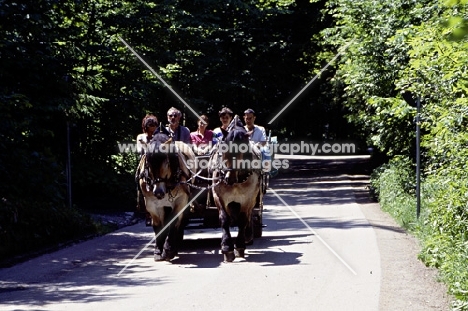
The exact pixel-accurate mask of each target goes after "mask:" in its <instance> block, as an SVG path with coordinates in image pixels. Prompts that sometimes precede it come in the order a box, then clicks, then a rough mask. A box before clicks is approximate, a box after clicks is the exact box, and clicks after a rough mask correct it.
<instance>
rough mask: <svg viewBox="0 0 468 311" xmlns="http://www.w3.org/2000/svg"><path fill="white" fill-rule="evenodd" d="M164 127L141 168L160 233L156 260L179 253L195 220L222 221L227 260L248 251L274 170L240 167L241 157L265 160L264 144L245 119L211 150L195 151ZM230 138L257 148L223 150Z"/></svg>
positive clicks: (150, 221)
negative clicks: (247, 127)
mask: <svg viewBox="0 0 468 311" xmlns="http://www.w3.org/2000/svg"><path fill="white" fill-rule="evenodd" d="M161 131H162V132H158V133H157V134H156V135H155V136H154V138H153V140H152V141H151V142H150V145H151V147H152V150H153V151H151V152H147V153H146V154H145V155H144V156H143V157H142V159H141V161H140V164H139V167H138V169H137V180H138V183H139V191H141V194H142V196H143V197H144V204H145V209H146V211H147V212H148V213H149V214H150V217H149V218H147V221H146V224H147V225H149V226H152V227H153V229H154V232H155V234H156V245H155V261H161V260H171V259H172V258H174V257H175V255H176V254H177V250H178V246H179V245H180V243H181V242H182V239H183V232H184V229H185V228H187V227H194V226H197V227H205V228H219V227H220V228H221V229H222V240H221V246H222V252H223V254H224V257H225V261H227V262H230V261H233V260H234V259H235V257H243V256H244V250H245V245H249V244H251V243H252V242H253V239H254V238H259V237H261V236H262V231H263V223H262V220H263V195H264V194H265V193H266V189H267V188H268V185H269V178H270V175H269V173H268V172H265V171H264V170H263V168H262V167H261V166H258V167H255V168H254V167H248V168H237V167H236V165H235V161H236V159H238V160H244V159H245V161H250V163H254V162H255V161H260V163H263V161H262V160H261V159H262V155H261V153H260V149H258V148H257V147H256V146H255V145H254V144H253V143H251V142H250V141H249V139H248V136H247V135H246V132H245V130H244V129H243V127H242V126H241V123H239V126H237V127H234V129H232V130H231V132H230V133H229V134H228V136H227V138H225V141H223V142H222V143H221V142H220V143H218V144H216V145H215V146H214V148H213V150H212V152H211V155H210V156H195V154H194V153H193V151H192V150H191V148H190V147H189V146H187V145H185V144H184V143H182V142H178V141H176V142H172V141H171V139H170V138H169V137H168V135H167V134H168V133H164V128H163V127H161ZM269 140H270V139H269ZM227 143H229V144H231V143H232V144H234V145H236V146H240V145H242V144H243V145H246V146H250V147H251V148H250V149H249V148H247V149H248V150H249V151H248V152H241V151H239V150H240V149H239V150H237V149H236V151H235V152H234V151H232V150H234V149H235V148H232V150H231V149H229V150H228V149H226V150H224V151H223V150H222V149H223V148H221V147H223V146H224V145H223V144H227ZM172 147H175V149H174V150H172V151H171V150H170V149H171V148H172ZM271 149H272V148H271ZM156 150H159V151H158V152H156ZM161 150H164V151H161ZM202 163H209V165H200V164H202ZM194 164H195V165H194ZM141 201H142V200H140V205H141ZM188 207H189V208H188ZM140 210H142V209H140ZM233 226H236V227H238V228H239V232H238V235H237V237H236V239H233V238H232V237H231V234H230V227H233ZM234 240H235V241H234Z"/></svg>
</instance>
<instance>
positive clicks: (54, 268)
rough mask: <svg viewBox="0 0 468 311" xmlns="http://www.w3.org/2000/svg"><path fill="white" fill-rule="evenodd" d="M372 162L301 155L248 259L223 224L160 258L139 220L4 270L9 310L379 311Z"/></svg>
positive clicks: (2, 303) (280, 185)
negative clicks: (230, 252) (231, 253)
mask: <svg viewBox="0 0 468 311" xmlns="http://www.w3.org/2000/svg"><path fill="white" fill-rule="evenodd" d="M363 161H364V162H365V160H363V159H354V160H346V159H342V160H335V161H330V160H322V159H319V158H306V159H300V158H296V159H292V160H291V165H292V166H293V167H292V169H290V170H287V171H285V172H282V173H281V174H280V175H279V176H277V177H276V178H275V179H273V180H272V182H271V189H270V190H269V191H268V193H267V195H266V197H265V201H264V202H265V213H264V223H265V224H266V227H265V228H264V231H263V237H262V238H260V239H256V240H255V242H254V245H252V246H250V247H249V248H248V249H247V251H246V258H245V259H236V260H235V262H233V263H223V262H222V259H223V256H222V255H221V254H220V251H219V247H220V246H219V244H220V236H221V233H220V231H219V230H216V229H200V228H193V229H189V230H187V231H186V236H185V246H184V249H183V251H182V252H181V253H180V256H179V257H177V258H176V259H174V260H173V261H172V262H170V263H169V262H154V261H153V254H152V253H153V246H152V245H150V246H148V247H146V248H145V246H147V244H148V242H150V241H151V239H152V238H153V233H152V230H151V228H148V227H145V226H144V224H142V223H139V224H136V225H134V226H130V227H125V228H123V229H121V230H119V231H116V232H114V233H111V234H108V235H106V236H103V237H99V238H96V239H93V240H90V241H86V242H83V243H80V244H76V245H73V246H71V247H67V248H65V249H62V250H59V251H57V252H54V253H51V254H47V255H43V256H40V257H38V258H35V259H32V260H29V261H28V262H24V263H21V264H18V265H16V266H14V267H11V268H5V269H1V270H0V309H1V310H67V311H71V310H93V311H94V310H106V311H107V310H109V311H110V310H216V309H218V310H239V309H240V310H378V309H379V295H380V289H381V279H382V271H381V258H380V252H379V247H378V243H377V239H376V231H375V230H374V228H373V227H372V225H371V224H370V223H369V222H368V221H367V219H366V217H365V216H364V214H363V212H362V210H361V207H360V205H359V204H358V202H357V200H359V196H360V195H365V186H366V185H367V182H368V181H367V177H366V176H365V175H362V170H361V167H360V166H359V165H360V164H362V162H363ZM137 254H139V256H138V257H137V258H135V256H136V255H137Z"/></svg>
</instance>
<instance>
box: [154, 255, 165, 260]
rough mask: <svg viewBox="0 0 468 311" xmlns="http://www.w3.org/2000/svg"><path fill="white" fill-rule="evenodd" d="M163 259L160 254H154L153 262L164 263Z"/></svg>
mask: <svg viewBox="0 0 468 311" xmlns="http://www.w3.org/2000/svg"><path fill="white" fill-rule="evenodd" d="M164 260H165V259H164V257H163V256H162V255H161V254H154V261H164Z"/></svg>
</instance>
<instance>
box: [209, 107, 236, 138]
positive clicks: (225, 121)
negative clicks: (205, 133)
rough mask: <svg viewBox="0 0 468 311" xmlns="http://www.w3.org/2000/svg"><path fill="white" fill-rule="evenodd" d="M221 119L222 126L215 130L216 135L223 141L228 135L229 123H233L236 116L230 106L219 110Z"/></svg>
mask: <svg viewBox="0 0 468 311" xmlns="http://www.w3.org/2000/svg"><path fill="white" fill-rule="evenodd" d="M218 115H219V120H220V121H221V126H219V127H217V128H215V129H214V130H213V133H214V137H215V139H216V140H217V141H221V140H223V139H224V137H225V136H226V135H227V133H228V131H227V129H228V127H229V124H231V121H232V119H233V118H234V112H232V110H231V109H229V108H228V107H224V108H223V109H221V110H220V111H219V112H218Z"/></svg>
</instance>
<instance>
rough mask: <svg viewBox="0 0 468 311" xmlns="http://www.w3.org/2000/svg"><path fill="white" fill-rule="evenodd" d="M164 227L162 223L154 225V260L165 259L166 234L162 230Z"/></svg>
mask: <svg viewBox="0 0 468 311" xmlns="http://www.w3.org/2000/svg"><path fill="white" fill-rule="evenodd" d="M162 228H163V226H162V225H159V226H153V231H154V234H155V235H156V242H155V245H154V261H163V260H164V256H163V246H164V241H165V239H166V234H164V232H162V231H161V229H162Z"/></svg>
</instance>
